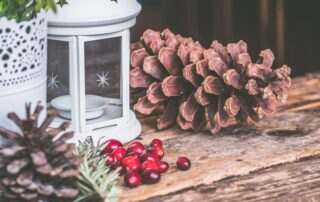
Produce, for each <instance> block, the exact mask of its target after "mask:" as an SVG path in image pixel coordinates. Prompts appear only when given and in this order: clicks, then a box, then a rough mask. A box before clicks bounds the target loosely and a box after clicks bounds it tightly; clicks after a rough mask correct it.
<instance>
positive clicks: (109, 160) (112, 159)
mask: <svg viewBox="0 0 320 202" xmlns="http://www.w3.org/2000/svg"><path fill="white" fill-rule="evenodd" d="M116 162H117V159H116V157H115V156H114V155H112V154H109V155H108V156H107V160H106V165H107V166H112V165H113V164H115V163H116Z"/></svg>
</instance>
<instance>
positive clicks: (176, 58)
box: [130, 29, 291, 133]
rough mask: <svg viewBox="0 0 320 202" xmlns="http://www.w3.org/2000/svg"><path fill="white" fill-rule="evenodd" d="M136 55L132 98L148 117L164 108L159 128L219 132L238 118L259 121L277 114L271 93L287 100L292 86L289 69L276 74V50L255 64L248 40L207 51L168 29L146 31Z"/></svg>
mask: <svg viewBox="0 0 320 202" xmlns="http://www.w3.org/2000/svg"><path fill="white" fill-rule="evenodd" d="M131 51H132V52H131V65H132V67H133V69H132V70H131V79H130V80H131V87H132V93H133V96H132V97H134V98H139V100H138V102H137V103H136V104H135V106H134V109H135V110H136V111H137V112H139V113H142V114H147V115H148V114H150V113H152V112H153V111H154V110H155V109H157V108H159V107H160V106H162V105H164V106H165V111H164V113H163V114H162V116H161V117H160V119H158V124H157V126H158V128H159V129H164V128H167V127H169V126H170V125H172V124H174V122H175V120H176V121H177V123H178V125H179V126H180V127H181V128H182V129H185V130H186V129H193V130H194V131H200V130H202V129H204V127H205V126H206V125H207V126H208V128H209V130H210V131H211V132H212V133H215V132H217V131H219V130H220V129H221V128H222V127H227V126H228V125H229V124H230V123H232V120H233V119H234V117H235V118H236V120H237V121H239V122H245V123H246V122H247V120H248V118H249V119H250V120H252V121H254V122H258V121H259V120H260V119H261V118H262V117H263V116H265V115H266V114H268V113H271V112H273V111H274V110H275V103H274V99H273V96H272V95H276V97H277V99H278V100H279V101H282V102H284V101H285V100H286V98H287V90H288V88H289V87H290V85H291V79H290V77H289V75H290V71H291V70H290V68H289V67H287V66H283V67H281V68H279V69H276V70H272V68H271V67H272V64H273V61H274V59H275V57H274V55H273V53H272V51H271V50H269V49H267V50H264V51H261V53H260V58H259V60H258V61H257V62H256V63H253V62H252V61H251V58H250V56H249V54H248V52H247V44H246V43H245V42H243V41H239V42H238V43H233V44H229V45H228V46H227V47H224V46H223V45H221V44H220V43H219V42H217V41H214V42H213V43H212V45H211V47H210V48H209V49H204V48H203V47H202V46H201V45H200V44H199V43H198V42H194V41H193V40H192V39H191V38H184V37H181V36H180V35H174V34H173V33H172V32H171V31H170V30H168V29H166V30H164V31H163V32H162V33H159V32H156V31H153V30H147V31H146V32H144V34H143V36H142V38H141V42H138V43H134V44H132V45H131ZM133 102H135V100H133Z"/></svg>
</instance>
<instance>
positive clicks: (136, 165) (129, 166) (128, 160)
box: [121, 156, 141, 172]
mask: <svg viewBox="0 0 320 202" xmlns="http://www.w3.org/2000/svg"><path fill="white" fill-rule="evenodd" d="M121 163H122V165H123V166H124V167H125V168H126V170H127V171H128V172H130V171H139V170H140V166H141V164H140V160H139V158H138V157H137V156H127V157H125V158H124V159H122V161H121Z"/></svg>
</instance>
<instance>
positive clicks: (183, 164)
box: [177, 157, 191, 170]
mask: <svg viewBox="0 0 320 202" xmlns="http://www.w3.org/2000/svg"><path fill="white" fill-rule="evenodd" d="M190 167H191V162H190V160H189V159H188V158H187V157H179V158H178V160H177V168H178V169H179V170H188V169H189V168H190Z"/></svg>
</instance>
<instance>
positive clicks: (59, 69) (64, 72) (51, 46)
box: [47, 39, 70, 106]
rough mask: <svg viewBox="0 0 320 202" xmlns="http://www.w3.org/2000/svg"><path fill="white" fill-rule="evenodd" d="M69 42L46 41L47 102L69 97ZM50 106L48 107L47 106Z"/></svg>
mask: <svg viewBox="0 0 320 202" xmlns="http://www.w3.org/2000/svg"><path fill="white" fill-rule="evenodd" d="M69 64H70V61H69V42H68V41H60V40H54V39H49V40H48V69H47V101H48V103H50V102H51V101H52V100H53V99H55V98H58V97H61V96H69V94H70V93H69V92H70V87H69V84H70V83H69ZM49 106H50V105H49Z"/></svg>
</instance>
